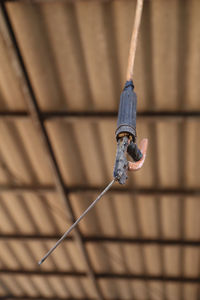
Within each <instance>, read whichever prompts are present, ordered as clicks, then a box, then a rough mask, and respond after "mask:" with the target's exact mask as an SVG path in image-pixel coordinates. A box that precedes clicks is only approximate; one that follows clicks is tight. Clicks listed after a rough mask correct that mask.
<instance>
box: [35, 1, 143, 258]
mask: <svg viewBox="0 0 200 300" xmlns="http://www.w3.org/2000/svg"><path fill="white" fill-rule="evenodd" d="M142 8H143V0H137V6H136V13H135V22H134V26H133V32H132V37H131V45H130V52H129V58H128V68H127V75H126V83H125V86H124V90H123V91H122V93H121V96H120V104H119V110H118V120H117V129H116V132H115V136H116V140H117V152H116V159H115V166H114V171H113V177H114V179H113V180H112V181H111V182H110V183H109V184H108V185H107V186H106V188H105V189H104V190H103V191H102V192H101V194H100V195H99V196H98V197H97V198H96V199H95V200H94V201H93V202H92V203H91V204H90V206H89V207H88V208H87V209H86V210H85V211H84V212H83V214H82V215H81V216H80V217H79V218H78V219H77V220H76V222H74V223H73V224H72V225H71V227H70V228H69V229H68V230H67V231H66V232H65V233H64V234H63V236H62V237H61V238H60V239H59V240H58V241H57V242H56V244H55V245H54V246H53V247H52V248H51V249H50V250H49V251H48V252H47V254H46V255H45V256H44V257H43V258H42V259H41V260H40V262H39V264H42V263H43V262H44V261H45V260H46V258H47V257H48V256H49V255H50V254H51V253H52V252H53V251H54V250H55V249H56V248H57V247H58V245H59V244H60V243H61V242H62V241H63V240H64V239H65V238H66V237H67V236H68V235H69V233H70V232H71V231H72V230H73V229H74V228H75V227H76V226H77V224H78V223H79V222H80V221H81V220H82V219H83V218H84V216H85V215H86V214H87V213H88V212H89V211H90V210H91V208H92V207H94V205H95V204H96V203H97V202H98V201H99V200H100V199H101V197H102V196H103V195H104V194H105V193H106V192H107V191H108V190H109V189H110V188H111V186H112V185H113V184H114V182H115V181H118V182H119V183H120V184H125V182H126V179H127V178H128V176H127V172H128V171H136V170H139V169H140V168H141V167H142V165H143V163H144V160H145V156H146V151H147V145H148V140H147V139H143V140H142V142H141V144H140V147H139V148H138V146H137V144H136V109H137V96H136V93H135V92H134V85H133V69H134V62H135V53H136V46H137V40H138V32H139V27H140V22H141V15H142ZM127 153H128V154H129V155H130V156H131V158H132V159H133V161H134V162H130V161H128V160H127V157H126V156H127Z"/></svg>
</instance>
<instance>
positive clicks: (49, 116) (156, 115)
mask: <svg viewBox="0 0 200 300" xmlns="http://www.w3.org/2000/svg"><path fill="white" fill-rule="evenodd" d="M29 117H30V114H29V112H27V111H25V110H21V111H8V110H1V111H0V119H6V120H13V119H14V120H15V119H23V118H29ZM40 117H41V119H42V120H43V121H46V120H54V119H58V118H59V119H67V120H70V121H76V120H77V119H89V120H93V119H95V120H104V119H115V118H117V111H80V112H78V111H50V112H48V111H43V112H40ZM137 117H138V119H140V118H141V119H142V120H143V121H154V122H157V121H160V120H162V121H163V120H164V121H184V120H186V119H187V120H188V119H200V111H181V110H180V111H166V110H165V111H147V110H145V111H139V112H137Z"/></svg>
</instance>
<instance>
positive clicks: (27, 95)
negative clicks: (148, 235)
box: [0, 3, 103, 300]
mask: <svg viewBox="0 0 200 300" xmlns="http://www.w3.org/2000/svg"><path fill="white" fill-rule="evenodd" d="M0 13H1V17H2V23H3V24H2V27H3V28H1V31H2V34H3V36H4V40H5V43H6V44H7V50H8V55H9V56H10V60H11V62H12V64H13V68H15V69H14V70H15V73H16V77H17V78H18V80H19V84H20V85H21V87H22V91H23V93H24V99H25V100H26V102H27V106H28V110H29V113H30V116H31V118H32V120H33V123H34V125H35V128H36V130H37V133H38V135H39V136H40V139H41V141H42V142H43V146H44V148H45V149H46V154H47V157H48V158H49V163H50V166H51V168H52V173H53V175H54V179H55V186H56V190H57V192H58V193H59V195H60V197H61V198H62V200H63V202H64V204H65V207H66V211H67V213H68V218H69V219H70V221H71V223H73V222H74V221H75V215H74V212H73V209H72V206H71V203H70V199H69V195H68V191H67V188H66V186H65V185H64V180H63V178H62V174H61V172H60V169H59V166H58V163H57V160H56V157H55V154H54V151H53V148H52V146H51V142H50V139H49V136H48V133H47V130H46V128H45V125H44V122H43V119H42V117H41V113H40V109H39V106H38V102H37V99H36V96H35V93H34V90H33V88H32V85H31V82H30V79H29V76H28V72H27V70H26V67H25V64H24V61H23V57H22V55H21V53H20V49H19V46H18V43H17V40H16V38H15V35H14V31H13V28H12V24H11V22H10V19H9V15H8V13H7V10H6V6H5V5H4V4H3V3H2V4H1V11H0ZM14 66H15V67H14ZM73 234H74V240H75V242H76V244H77V246H78V247H79V249H80V251H81V254H82V259H83V261H84V263H85V267H86V269H87V275H88V278H89V279H90V281H91V283H92V285H93V287H94V289H95V292H96V298H97V299H99V300H103V296H102V293H101V290H100V287H99V285H98V282H97V281H96V278H95V275H94V271H93V269H92V264H91V262H90V258H89V255H88V253H87V250H86V248H85V244H84V242H83V240H82V236H81V232H80V230H79V228H78V227H76V228H75V229H74V232H73ZM41 255H42V254H41Z"/></svg>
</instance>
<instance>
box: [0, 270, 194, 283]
mask: <svg viewBox="0 0 200 300" xmlns="http://www.w3.org/2000/svg"><path fill="white" fill-rule="evenodd" d="M0 274H2V275H9V274H10V275H16V276H17V275H26V276H33V275H36V276H56V277H57V276H60V277H86V276H87V273H85V272H77V271H76V272H74V271H58V270H52V271H50V270H48V271H44V270H38V269H37V270H15V269H0ZM94 276H95V278H96V279H116V280H117V279H123V280H144V281H147V280H148V281H164V282H179V283H186V282H187V283H200V277H190V276H170V275H163V274H161V275H153V274H136V273H111V272H109V273H107V272H99V273H95V274H94Z"/></svg>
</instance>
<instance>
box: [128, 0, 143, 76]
mask: <svg viewBox="0 0 200 300" xmlns="http://www.w3.org/2000/svg"><path fill="white" fill-rule="evenodd" d="M142 8H143V0H137V5H136V13H135V21H134V25H133V32H132V36H131V46H130V52H129V58H128V67H127V73H126V80H128V81H129V80H133V68H134V62H135V53H136V48H137V40H138V32H139V28H140V22H141V16H142Z"/></svg>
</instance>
